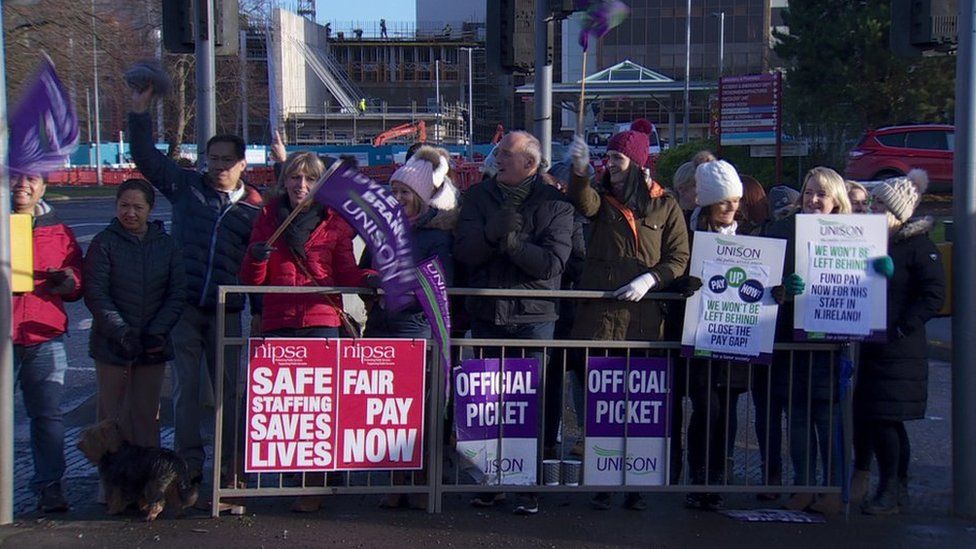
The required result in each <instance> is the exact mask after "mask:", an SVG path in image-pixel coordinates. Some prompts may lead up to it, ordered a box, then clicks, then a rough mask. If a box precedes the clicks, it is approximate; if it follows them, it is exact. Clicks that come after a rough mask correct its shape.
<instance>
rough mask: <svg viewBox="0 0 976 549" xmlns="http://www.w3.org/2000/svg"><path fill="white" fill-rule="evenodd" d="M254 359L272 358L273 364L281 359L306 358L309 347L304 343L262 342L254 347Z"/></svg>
mask: <svg viewBox="0 0 976 549" xmlns="http://www.w3.org/2000/svg"><path fill="white" fill-rule="evenodd" d="M252 358H254V359H263V360H271V363H272V364H277V363H278V361H279V360H281V361H294V360H305V359H307V358H308V347H305V346H304V345H280V344H275V343H270V342H269V343H262V344H261V345H258V346H257V347H255V348H254V356H253V357H252Z"/></svg>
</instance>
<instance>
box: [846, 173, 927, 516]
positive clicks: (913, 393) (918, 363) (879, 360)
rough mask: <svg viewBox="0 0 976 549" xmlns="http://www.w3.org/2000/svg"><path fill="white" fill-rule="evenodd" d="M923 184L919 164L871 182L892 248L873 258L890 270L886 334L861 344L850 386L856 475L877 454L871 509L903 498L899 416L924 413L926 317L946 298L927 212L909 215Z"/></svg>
mask: <svg viewBox="0 0 976 549" xmlns="http://www.w3.org/2000/svg"><path fill="white" fill-rule="evenodd" d="M927 186H928V176H927V175H926V174H925V172H924V171H922V170H912V171H911V172H909V173H908V176H907V177H897V178H894V179H888V180H886V181H884V182H883V183H881V184H880V185H878V186H876V187H875V188H874V189H872V190H871V197H872V199H873V201H872V209H873V210H874V211H875V212H879V213H880V212H883V213H884V214H885V215H886V216H887V218H888V227H889V237H888V253H889V254H890V255H889V256H886V257H881V258H878V259H876V260H875V262H874V263H875V269H876V270H877V271H878V272H881V273H882V274H884V275H885V276H887V277H888V311H887V318H888V323H887V326H888V330H887V341H885V342H883V343H862V344H861V361H860V365H859V370H858V378H857V387H856V388H855V390H854V418H855V426H857V425H861V426H862V429H863V430H864V431H866V433H867V434H868V435H869V443H870V444H871V446H870V447H868V448H863V446H862V447H860V448H859V447H857V446H855V455H854V457H855V463H854V466H855V476H856V475H858V472H860V474H861V476H864V477H869V475H870V466H871V461H870V460H871V456H872V455H874V456H876V457H877V458H878V471H879V473H880V481H879V483H878V489H877V491H876V493H875V495H874V497H873V498H871V499H870V500H868V501H866V502H865V505H864V508H863V509H864V512H865V513H868V514H872V515H886V514H894V513H898V512H899V511H900V510H901V509H902V508H904V507H905V506H906V505H908V464H909V461H910V457H911V453H910V445H909V441H908V433H907V431H906V430H905V423H904V422H905V421H908V420H912V419H922V418H923V417H925V406H926V400H927V395H928V371H929V368H928V358H927V357H928V343H927V337H926V334H925V323H926V321H928V320H929V319H930V318H932V317H933V316H935V314H936V313H937V312H938V311H939V309H940V308H941V307H942V302H943V300H944V298H945V273H944V272H943V270H942V260H941V257H940V255H939V251H938V249H937V248H936V247H935V245H934V244H933V243H932V240H931V239H930V238H929V236H928V232H929V231H930V230H931V229H932V218H930V217H923V218H918V219H912V215H913V214H914V212H915V208H916V206H918V203H919V200H920V198H921V196H922V194H923V193H924V192H925V189H926V187H927ZM862 434H863V433H862ZM857 435H858V432H857V430H856V431H855V437H856V438H861V440H862V444H863V442H864V438H863V437H857ZM872 450H873V452H872Z"/></svg>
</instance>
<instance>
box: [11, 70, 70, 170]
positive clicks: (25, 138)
mask: <svg viewBox="0 0 976 549" xmlns="http://www.w3.org/2000/svg"><path fill="white" fill-rule="evenodd" d="M9 126H10V152H9V155H10V156H9V162H8V167H9V169H10V172H11V173H21V174H45V173H48V172H50V171H54V170H57V169H59V168H62V167H64V163H65V161H66V160H67V159H68V156H69V155H70V154H71V152H72V151H74V150H75V148H76V147H77V146H78V116H77V115H76V114H75V110H74V107H73V106H72V105H71V101H70V100H69V99H68V94H67V93H66V92H65V90H64V86H63V85H62V84H61V81H60V80H59V79H58V75H57V74H55V72H54V65H53V64H52V63H51V60H50V59H49V58H48V57H47V56H46V55H45V56H44V58H43V59H42V60H41V66H40V68H39V69H38V71H37V75H36V76H35V77H34V80H33V82H31V83H30V85H29V86H28V87H27V89H26V90H25V93H24V96H23V98H22V99H21V101H20V103H19V104H18V105H17V108H15V109H14V110H13V111H12V112H11V115H10V119H9Z"/></svg>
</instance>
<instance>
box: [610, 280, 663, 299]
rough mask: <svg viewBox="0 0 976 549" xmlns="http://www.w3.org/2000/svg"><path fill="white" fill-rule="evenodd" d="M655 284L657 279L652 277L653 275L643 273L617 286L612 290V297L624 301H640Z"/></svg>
mask: <svg viewBox="0 0 976 549" xmlns="http://www.w3.org/2000/svg"><path fill="white" fill-rule="evenodd" d="M656 284H657V279H656V278H654V275H652V274H651V273H644V274H642V275H640V276H638V277H637V278H635V279H633V280H631V281H630V283H628V284H626V285H624V286H621V287H620V288H618V289H617V291H616V292H613V297H615V298H617V299H621V300H624V301H640V300H642V299H644V296H645V295H647V292H649V291H651V288H653V287H654V286H655V285H656Z"/></svg>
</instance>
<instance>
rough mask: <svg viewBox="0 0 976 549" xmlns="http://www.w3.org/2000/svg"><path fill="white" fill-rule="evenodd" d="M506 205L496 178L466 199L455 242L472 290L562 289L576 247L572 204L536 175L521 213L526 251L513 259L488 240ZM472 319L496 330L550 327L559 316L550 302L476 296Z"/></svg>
mask: <svg viewBox="0 0 976 549" xmlns="http://www.w3.org/2000/svg"><path fill="white" fill-rule="evenodd" d="M504 204H505V198H504V196H503V195H502V191H501V190H500V189H499V188H498V183H497V182H496V181H495V179H494V178H492V179H488V180H485V181H483V182H481V183H479V184H477V185H475V186H473V187H471V189H469V190H468V191H467V193H465V195H464V199H463V204H462V206H461V217H460V219H459V220H458V224H457V234H456V235H455V238H454V260H455V261H456V262H458V263H462V264H464V265H465V266H466V267H467V272H468V285H469V286H470V287H472V288H508V289H533V290H558V289H559V285H560V279H561V278H562V274H563V270H564V269H565V268H566V264H567V262H568V261H569V257H570V252H571V251H572V248H573V243H572V238H573V205H572V204H570V203H569V201H568V200H567V199H566V197H565V196H563V195H562V193H560V192H559V191H558V190H557V189H555V188H554V187H552V186H550V185H547V184H546V183H545V182H544V181H543V180H542V178H541V177H539V176H536V177H535V178H534V179H533V181H532V183H531V189H530V191H529V194H528V196H526V198H525V200H524V201H523V202H522V204H521V206H520V207H519V208H518V212H519V213H520V214H522V217H523V224H522V231H521V238H522V240H523V241H524V246H522V248H521V250H520V251H518V252H517V253H515V254H509V253H506V252H503V251H501V250H500V249H499V247H498V246H494V245H492V244H489V243H488V241H487V240H486V239H485V225H486V224H487V222H488V220H489V219H490V218H491V216H492V215H493V214H495V212H497V211H498V210H500V209H501V208H502V206H503V205H504ZM467 308H468V311H469V313H470V314H471V316H472V317H474V318H478V319H480V320H484V321H486V322H490V323H493V324H495V325H497V326H504V325H508V324H527V323H537V322H552V321H554V320H556V318H557V317H558V314H557V311H556V302H555V300H551V299H531V298H522V299H507V298H486V297H472V298H469V299H468V301H467Z"/></svg>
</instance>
